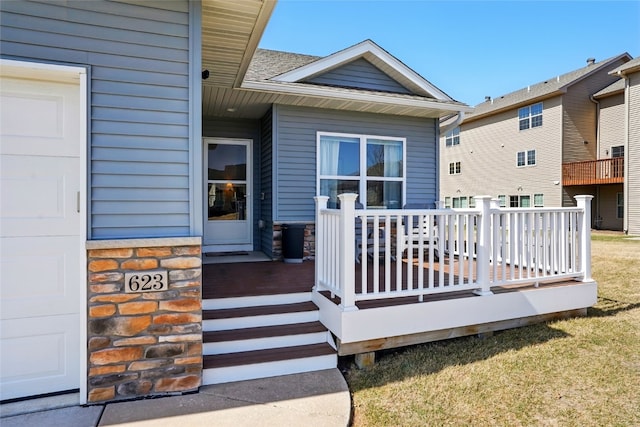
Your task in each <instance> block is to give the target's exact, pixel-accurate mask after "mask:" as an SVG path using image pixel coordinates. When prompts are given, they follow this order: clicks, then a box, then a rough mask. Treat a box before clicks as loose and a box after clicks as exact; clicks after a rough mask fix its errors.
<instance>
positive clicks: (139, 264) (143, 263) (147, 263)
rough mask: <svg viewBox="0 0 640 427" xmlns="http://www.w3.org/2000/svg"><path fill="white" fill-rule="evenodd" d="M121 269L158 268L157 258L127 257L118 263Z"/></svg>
mask: <svg viewBox="0 0 640 427" xmlns="http://www.w3.org/2000/svg"><path fill="white" fill-rule="evenodd" d="M120 268H121V269H123V270H136V271H142V270H153V269H154V268H158V260H157V259H154V258H141V259H128V260H126V261H122V262H121V263H120Z"/></svg>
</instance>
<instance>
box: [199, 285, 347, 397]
mask: <svg viewBox="0 0 640 427" xmlns="http://www.w3.org/2000/svg"><path fill="white" fill-rule="evenodd" d="M273 298H275V301H276V302H277V296H274V297H273ZM273 298H272V300H271V302H269V303H266V304H261V305H257V304H260V303H261V302H263V301H261V300H260V299H257V300H255V301H254V302H255V304H256V305H253V306H249V305H246V304H242V305H240V306H238V307H232V306H231V307H227V308H219V309H205V310H203V312H202V317H203V320H202V327H203V349H202V350H203V355H204V360H203V384H205V385H206V384H220V383H225V382H231V381H243V380H247V379H255V378H265V377H272V376H278V375H288V374H295V373H300V372H311V371H317V370H322V369H330V368H335V367H336V366H337V363H338V355H337V351H336V350H335V346H334V344H333V338H332V337H331V334H330V333H329V331H328V330H327V328H326V327H325V326H324V325H323V324H322V323H320V321H319V318H320V311H319V309H318V307H317V306H316V305H315V304H314V303H313V302H311V301H299V302H293V303H292V302H290V300H287V299H283V300H282V301H283V302H286V303H284V304H278V303H273V301H274V299H273Z"/></svg>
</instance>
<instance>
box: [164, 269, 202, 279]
mask: <svg viewBox="0 0 640 427" xmlns="http://www.w3.org/2000/svg"><path fill="white" fill-rule="evenodd" d="M201 274H202V270H201V269H200V268H195V269H190V270H172V271H169V280H170V281H171V282H181V281H184V280H193V279H197V278H198V277H200V275H201Z"/></svg>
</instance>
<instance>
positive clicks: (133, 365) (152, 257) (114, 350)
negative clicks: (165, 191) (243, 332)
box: [87, 237, 202, 403]
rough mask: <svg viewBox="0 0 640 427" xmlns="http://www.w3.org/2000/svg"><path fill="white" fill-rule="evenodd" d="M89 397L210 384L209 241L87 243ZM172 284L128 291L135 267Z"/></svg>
mask: <svg viewBox="0 0 640 427" xmlns="http://www.w3.org/2000/svg"><path fill="white" fill-rule="evenodd" d="M87 262H88V265H87V270H88V290H87V299H88V303H87V310H88V316H87V323H88V324H87V340H88V342H87V354H88V365H87V368H88V377H87V382H88V384H87V393H88V396H87V401H88V402H89V403H95V402H104V401H109V400H121V399H131V398H135V397H143V396H152V395H162V394H168V393H175V392H186V391H191V390H196V389H197V388H198V387H199V386H200V385H201V382H202V292H201V289H202V288H201V276H202V262H201V239H200V238H199V237H185V238H160V239H132V240H109V241H89V242H87ZM145 270H147V271H150V270H166V271H167V272H168V285H169V289H168V290H166V291H159V292H141V293H125V291H124V275H125V273H127V272H142V271H145Z"/></svg>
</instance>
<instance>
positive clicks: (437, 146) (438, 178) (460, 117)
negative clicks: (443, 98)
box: [436, 111, 464, 207]
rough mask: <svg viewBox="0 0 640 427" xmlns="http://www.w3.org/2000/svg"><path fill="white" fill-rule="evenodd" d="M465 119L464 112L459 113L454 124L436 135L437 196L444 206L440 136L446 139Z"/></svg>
mask: <svg viewBox="0 0 640 427" xmlns="http://www.w3.org/2000/svg"><path fill="white" fill-rule="evenodd" d="M463 119H464V111H458V117H456V119H455V120H454V122H453V123H450V124H448V125H447V126H445V127H443V128H442V129H440V127H438V135H436V141H438V144H437V145H436V149H437V150H438V152H437V153H436V170H437V171H438V174H437V175H436V194H437V198H438V202H443V203H442V205H443V206H444V198H443V197H441V196H442V194H440V157H441V156H440V136H442V135H445V137H446V135H447V132H449V131H450V130H451V129H455V128H456V127H458V126H460V124H461V123H462V120H463ZM437 205H438V206H436V207H440V206H439V205H440V204H439V203H438V204H437Z"/></svg>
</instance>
